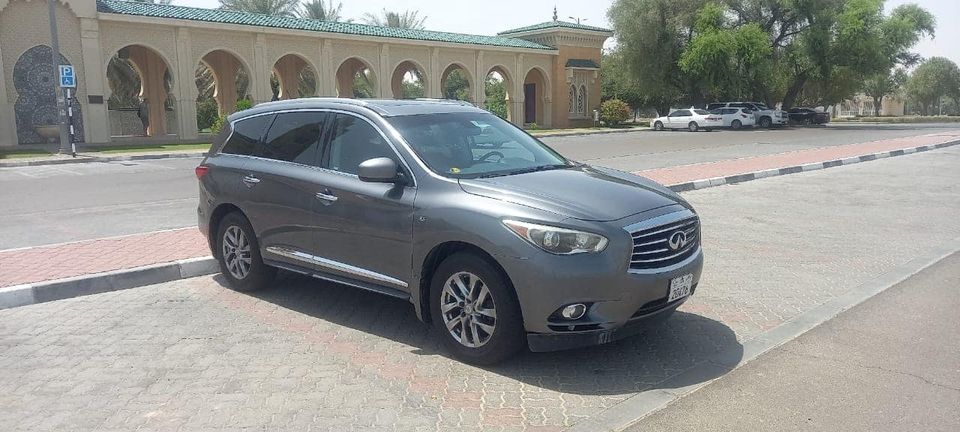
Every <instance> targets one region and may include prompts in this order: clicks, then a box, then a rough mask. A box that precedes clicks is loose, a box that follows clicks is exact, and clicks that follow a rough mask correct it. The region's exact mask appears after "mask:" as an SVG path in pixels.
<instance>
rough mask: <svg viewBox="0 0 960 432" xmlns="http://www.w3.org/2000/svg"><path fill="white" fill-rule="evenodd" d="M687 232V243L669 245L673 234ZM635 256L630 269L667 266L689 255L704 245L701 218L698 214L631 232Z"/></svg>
mask: <svg viewBox="0 0 960 432" xmlns="http://www.w3.org/2000/svg"><path fill="white" fill-rule="evenodd" d="M677 232H683V235H684V236H686V239H687V242H686V244H684V245H683V246H681V247H680V248H678V249H676V250H674V249H671V248H670V246H669V243H670V237H671V236H673V235H674V234H675V233H677ZM630 235H631V236H632V237H633V255H631V256H630V269H632V270H642V269H655V268H661V267H667V266H670V265H673V264H676V263H678V262H680V261H683V260H685V259H687V258H689V257H690V256H691V255H693V254H694V252H696V250H697V247H698V246H699V245H700V220H699V219H697V217H696V216H693V217H689V218H686V219H682V220H679V221H676V222H671V223H668V224H665V225H659V226H655V227H652V228H646V229H642V230H639V231H634V232H631V233H630Z"/></svg>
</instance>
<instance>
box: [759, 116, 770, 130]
mask: <svg viewBox="0 0 960 432" xmlns="http://www.w3.org/2000/svg"><path fill="white" fill-rule="evenodd" d="M759 124H760V127H762V128H764V129H769V128H770V126H771V125H773V120H771V119H770V117H760V123H759Z"/></svg>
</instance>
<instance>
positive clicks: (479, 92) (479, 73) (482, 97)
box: [473, 51, 487, 108]
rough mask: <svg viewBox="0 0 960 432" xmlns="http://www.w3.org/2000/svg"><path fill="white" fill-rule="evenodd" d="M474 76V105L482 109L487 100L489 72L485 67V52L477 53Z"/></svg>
mask: <svg viewBox="0 0 960 432" xmlns="http://www.w3.org/2000/svg"><path fill="white" fill-rule="evenodd" d="M473 76H475V77H476V79H475V81H476V82H477V85H475V86H474V87H475V88H474V89H473V99H474V100H473V103H474V104H475V105H476V106H478V107H480V108H483V107H484V102H486V100H487V88H486V87H487V86H486V83H487V71H485V70H484V67H483V51H477V64H476V69H475V71H474V74H473Z"/></svg>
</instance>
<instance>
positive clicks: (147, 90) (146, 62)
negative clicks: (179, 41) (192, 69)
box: [104, 43, 177, 136]
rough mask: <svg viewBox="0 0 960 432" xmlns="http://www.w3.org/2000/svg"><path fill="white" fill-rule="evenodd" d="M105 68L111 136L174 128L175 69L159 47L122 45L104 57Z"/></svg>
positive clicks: (161, 132)
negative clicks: (107, 57) (105, 61)
mask: <svg viewBox="0 0 960 432" xmlns="http://www.w3.org/2000/svg"><path fill="white" fill-rule="evenodd" d="M104 71H106V72H105V74H104V78H105V80H106V86H105V88H106V89H108V90H109V96H108V99H107V117H108V120H109V122H110V136H129V135H146V136H163V135H167V134H168V133H169V131H170V130H171V129H174V130H175V125H176V111H175V110H174V109H173V108H174V107H173V100H174V97H173V95H174V94H176V92H177V88H176V81H175V80H174V79H173V74H174V72H175V69H173V67H172V66H171V63H170V61H169V60H167V59H166V58H165V57H164V56H163V54H162V53H161V52H160V51H158V50H156V49H154V48H151V47H149V46H146V45H141V44H139V43H135V44H128V45H125V46H123V47H121V48H120V49H118V50H117V52H116V53H114V54H113V55H112V56H111V57H110V59H109V60H107V64H106V65H105V67H104ZM141 101H143V103H142V104H141ZM141 105H142V106H141ZM171 120H172V121H171ZM170 126H174V127H172V128H171V127H170Z"/></svg>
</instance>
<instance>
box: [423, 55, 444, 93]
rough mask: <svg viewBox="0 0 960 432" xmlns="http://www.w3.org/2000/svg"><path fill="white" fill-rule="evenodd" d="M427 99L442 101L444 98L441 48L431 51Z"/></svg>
mask: <svg viewBox="0 0 960 432" xmlns="http://www.w3.org/2000/svg"><path fill="white" fill-rule="evenodd" d="M427 76H428V77H429V78H428V79H427V97H430V98H436V99H440V98H442V97H443V88H442V87H441V85H442V81H443V70H441V69H440V48H437V47H434V48H433V49H431V50H430V70H429V71H428V72H427Z"/></svg>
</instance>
